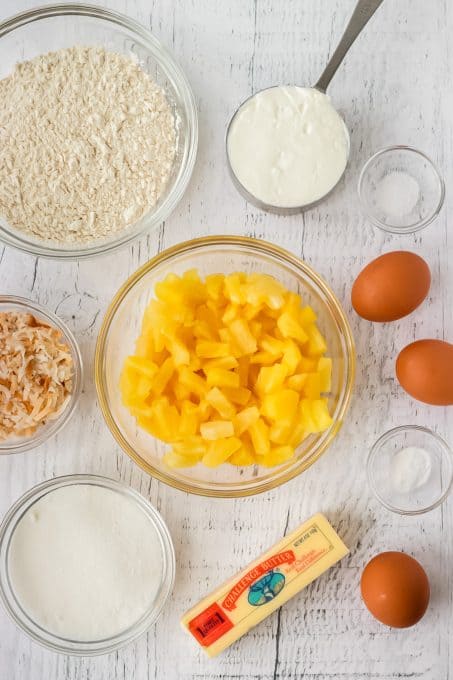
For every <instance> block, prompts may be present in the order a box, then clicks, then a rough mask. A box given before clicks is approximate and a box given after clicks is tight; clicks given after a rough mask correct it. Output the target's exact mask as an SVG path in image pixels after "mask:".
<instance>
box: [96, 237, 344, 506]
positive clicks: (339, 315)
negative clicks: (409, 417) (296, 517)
mask: <svg viewBox="0 0 453 680" xmlns="http://www.w3.org/2000/svg"><path fill="white" fill-rule="evenodd" d="M219 246H230V247H238V248H241V247H242V248H248V249H249V250H252V251H255V252H257V253H261V254H263V255H267V256H268V257H269V256H270V257H273V258H274V259H275V260H277V261H282V262H283V263H285V264H289V265H292V266H294V267H295V268H297V269H298V270H299V271H302V272H303V273H304V274H305V275H307V276H308V278H309V279H310V281H311V282H312V283H313V284H314V285H315V286H316V287H317V288H318V290H321V292H322V293H323V294H324V295H325V297H326V299H327V300H328V301H329V303H330V305H331V307H332V309H333V311H334V314H335V320H336V322H337V323H338V325H339V327H340V328H341V334H342V337H343V339H344V342H345V346H346V350H345V355H346V362H347V366H346V369H345V384H344V386H343V392H342V395H343V398H342V402H341V406H340V408H339V410H338V412H337V418H336V420H335V422H334V423H333V425H332V426H331V427H330V429H329V430H327V432H326V433H324V435H325V436H324V437H323V438H321V439H320V441H319V442H318V444H317V446H316V447H315V448H314V450H313V451H312V452H311V454H310V455H308V456H307V457H306V458H305V459H304V460H301V461H299V464H298V465H297V466H296V465H295V466H294V467H293V468H291V469H289V470H287V471H286V472H284V473H282V474H281V475H279V476H272V477H270V478H268V479H265V480H263V482H261V483H260V484H258V485H254V486H252V487H245V486H243V485H242V483H240V482H239V483H238V484H237V485H233V484H232V485H231V486H229V487H225V486H221V485H218V486H216V487H214V486H212V487H209V486H207V485H200V484H197V483H195V482H191V483H186V482H184V481H182V480H178V479H175V478H174V477H172V476H170V475H168V474H166V473H165V472H164V471H163V470H161V469H159V468H157V467H155V466H154V465H152V464H150V463H148V462H146V461H145V460H143V458H142V457H141V456H140V455H139V454H138V453H137V452H136V451H135V449H134V448H133V447H132V446H131V445H130V444H129V442H128V441H127V440H126V438H125V437H124V436H123V434H122V433H121V431H120V429H119V427H118V425H117V424H116V422H115V419H114V418H113V416H112V413H111V411H110V407H109V402H108V396H107V388H106V383H105V371H104V357H105V348H106V344H107V340H108V334H109V330H110V326H111V324H112V321H113V319H114V317H115V314H116V312H117V310H118V308H119V306H120V305H121V303H122V301H123V300H124V298H125V297H126V296H127V295H128V293H129V291H131V290H132V289H133V288H134V286H135V285H136V284H138V283H139V282H140V280H141V279H142V278H143V277H144V276H146V275H147V274H148V273H149V272H150V271H151V270H152V269H153V268H154V267H156V266H158V265H160V264H162V263H165V262H169V261H171V260H172V258H174V257H175V256H178V255H181V254H184V253H190V252H192V251H200V250H205V249H206V248H216V247H219ZM355 362H356V359H355V346H354V339H353V336H352V332H351V329H350V326H349V322H348V320H347V318H346V315H345V313H344V311H343V309H342V307H341V305H340V303H339V301H338V299H337V297H336V296H335V294H334V293H333V292H332V291H331V289H330V287H329V286H328V285H327V283H326V282H325V281H324V280H323V279H322V278H321V277H320V276H319V275H318V274H317V273H316V272H315V271H314V270H313V269H312V268H311V267H309V266H308V265H307V264H306V263H305V262H303V261H302V260H300V259H299V258H298V257H296V256H295V255H293V254H292V253H290V252H288V251H286V250H284V249H283V248H280V247H279V246H276V245H274V244H272V243H268V242H267V241H261V240H258V239H253V238H250V237H248V236H208V237H203V238H197V239H192V240H189V241H185V242H183V243H179V244H178V245H176V246H173V247H171V248H168V249H167V250H165V251H163V252H162V253H159V254H158V255H156V256H155V257H154V258H152V259H151V260H149V261H148V262H147V263H146V264H144V265H143V266H142V267H140V268H139V269H138V270H137V271H136V272H135V273H133V274H132V275H131V276H130V277H129V278H128V279H127V280H126V281H125V283H124V284H123V285H122V287H121V288H120V289H119V290H118V292H117V293H116V295H115V296H114V298H113V300H112V302H111V303H110V305H109V307H108V309H107V311H106V313H105V316H104V319H103V321H102V325H101V329H100V331H99V335H98V338H97V342H96V350H95V359H94V374H95V384H96V391H97V396H98V401H99V406H100V408H101V412H102V414H103V416H104V419H105V422H106V423H107V426H108V428H109V430H110V432H111V433H112V435H113V437H114V438H115V440H116V441H117V443H118V444H119V445H120V447H121V448H122V449H123V451H125V453H126V454H127V455H128V456H129V457H130V458H131V459H132V460H133V461H134V462H135V463H137V465H139V466H140V467H141V468H142V469H143V470H145V472H147V473H148V474H149V475H151V476H152V477H155V478H156V479H158V480H159V481H161V482H164V483H165V484H168V485H169V486H171V487H173V488H176V489H180V490H181V491H185V492H187V493H192V494H196V495H200V496H210V497H215V498H241V497H245V496H252V495H255V494H257V493H262V492H264V491H268V490H270V489H273V488H275V487H277V486H280V485H281V484H284V483H285V482H288V481H289V480H290V479H293V478H294V477H296V476H298V475H299V474H300V473H301V472H303V471H304V470H306V469H307V468H309V467H310V466H311V465H312V464H313V463H314V462H315V461H316V460H318V458H319V457H320V456H321V455H322V454H323V453H324V451H325V450H326V449H327V448H328V446H329V445H330V444H331V442H332V441H333V439H334V438H335V437H336V435H337V434H338V432H339V430H340V428H341V426H342V424H343V420H344V417H345V415H346V413H347V411H348V408H349V404H350V401H351V397H352V388H353V385H354V378H355Z"/></svg>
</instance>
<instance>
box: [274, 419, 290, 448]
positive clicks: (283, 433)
mask: <svg viewBox="0 0 453 680" xmlns="http://www.w3.org/2000/svg"><path fill="white" fill-rule="evenodd" d="M291 432H292V425H286V424H282V423H278V422H277V423H274V424H273V425H272V426H271V428H270V430H269V439H270V440H271V442H272V443H273V444H287V443H288V442H289V440H290V439H291Z"/></svg>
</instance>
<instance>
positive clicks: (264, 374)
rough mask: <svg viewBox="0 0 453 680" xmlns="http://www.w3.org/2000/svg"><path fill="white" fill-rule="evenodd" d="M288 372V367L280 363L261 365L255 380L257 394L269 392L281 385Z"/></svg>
mask: <svg viewBox="0 0 453 680" xmlns="http://www.w3.org/2000/svg"><path fill="white" fill-rule="evenodd" d="M287 374H288V369H287V368H286V366H283V365H282V364H274V365H273V366H262V367H261V368H260V372H259V374H258V380H257V381H256V386H255V389H256V392H257V393H258V394H270V393H271V392H275V390H278V389H280V388H281V387H282V385H283V383H284V381H285V378H286V376H287Z"/></svg>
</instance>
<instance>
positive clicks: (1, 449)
mask: <svg viewBox="0 0 453 680" xmlns="http://www.w3.org/2000/svg"><path fill="white" fill-rule="evenodd" d="M0 312H20V313H23V314H33V316H35V317H36V318H37V319H40V320H41V321H44V323H46V324H48V325H49V326H54V328H57V329H58V330H59V331H60V333H61V337H62V340H63V341H64V342H65V343H66V345H67V346H68V347H69V349H70V351H71V355H72V360H73V362H74V378H73V387H72V394H71V396H70V399H69V402H68V403H67V404H66V408H65V409H64V410H63V411H62V412H61V413H60V415H59V416H58V417H57V418H55V420H48V421H47V423H45V424H44V425H42V426H40V427H38V428H37V429H36V432H34V433H33V434H32V435H31V436H30V437H15V438H12V439H6V440H0V456H1V455H2V454H7V453H22V452H23V451H29V450H30V449H34V448H36V447H37V446H40V444H43V443H44V442H45V441H47V440H48V439H50V437H53V436H54V435H56V434H57V433H58V432H60V430H61V429H62V428H63V427H64V426H65V425H66V423H67V422H68V421H69V419H70V418H71V417H72V415H73V414H74V412H75V410H76V408H77V404H78V402H79V397H80V394H81V392H82V386H83V367H82V356H81V354H80V350H79V347H78V345H77V342H76V340H75V338H74V336H73V334H72V333H71V331H70V330H69V328H68V327H67V326H66V324H64V323H63V321H61V319H59V318H58V317H57V316H55V314H52V312H49V311H48V310H46V309H44V307H41V305H38V304H37V303H36V302H32V301H31V300H26V299H25V298H21V297H15V296H14V295H0Z"/></svg>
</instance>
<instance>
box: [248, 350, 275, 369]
mask: <svg viewBox="0 0 453 680" xmlns="http://www.w3.org/2000/svg"><path fill="white" fill-rule="evenodd" d="M250 363H251V364H260V365H262V366H263V365H264V366H272V365H273V364H274V363H275V354H271V353H270V352H255V354H253V356H251V357H250Z"/></svg>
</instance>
